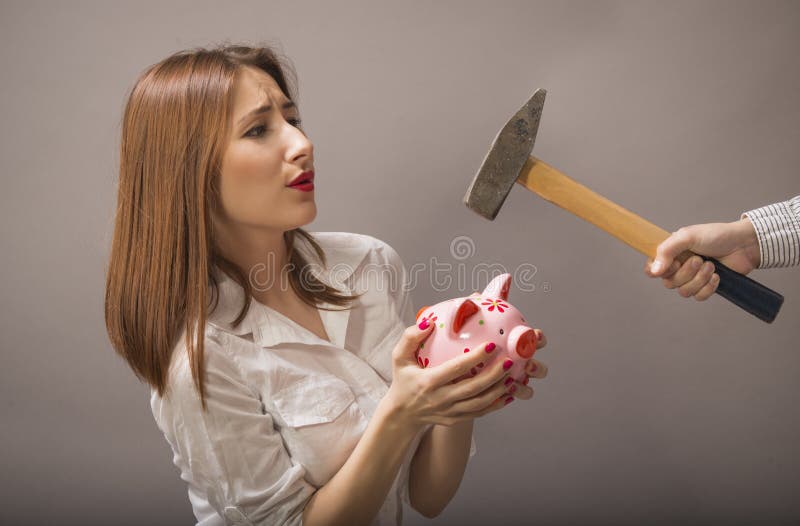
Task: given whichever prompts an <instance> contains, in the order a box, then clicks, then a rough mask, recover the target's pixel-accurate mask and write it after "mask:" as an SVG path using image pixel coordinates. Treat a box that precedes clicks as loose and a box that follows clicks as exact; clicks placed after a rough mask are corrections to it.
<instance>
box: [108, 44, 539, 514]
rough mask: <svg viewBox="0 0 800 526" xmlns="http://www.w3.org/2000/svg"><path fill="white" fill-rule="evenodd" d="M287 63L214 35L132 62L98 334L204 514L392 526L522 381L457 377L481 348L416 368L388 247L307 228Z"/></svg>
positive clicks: (457, 476) (308, 201)
mask: <svg viewBox="0 0 800 526" xmlns="http://www.w3.org/2000/svg"><path fill="white" fill-rule="evenodd" d="M288 72H290V70H289V69H288V68H286V66H285V65H283V61H282V60H280V59H279V58H278V57H277V56H276V54H275V53H274V52H272V51H271V50H269V49H267V48H249V47H244V46H221V47H219V48H216V49H208V50H207V49H193V50H187V51H183V52H179V53H176V54H174V55H172V56H170V57H168V58H167V59H165V60H163V61H162V62H160V63H158V64H155V65H153V66H151V67H150V68H148V69H147V70H146V71H145V72H144V73H143V74H142V75H141V76H140V78H139V79H138V81H137V83H136V85H135V87H134V88H133V91H132V93H131V94H130V97H129V99H128V102H127V105H126V108H125V114H124V119H123V124H122V144H121V157H120V183H119V196H118V209H117V216H116V224H115V232H114V239H113V245H112V250H111V258H110V264H109V270H108V278H107V288H106V324H107V327H108V332H109V335H110V339H111V341H112V343H113V345H114V348H115V349H116V350H117V352H119V353H120V354H121V355H122V356H123V357H124V358H125V359H126V360H127V362H128V363H129V364H130V366H131V368H132V369H133V371H134V372H135V373H136V374H137V376H138V377H140V378H141V379H143V380H144V381H146V382H148V384H149V385H150V386H151V389H152V396H151V406H152V410H153V415H154V417H155V419H156V422H157V423H158V426H159V428H160V429H161V430H162V431H163V433H164V435H165V437H166V438H167V440H168V442H169V443H170V445H171V447H172V449H173V452H174V463H175V465H176V466H177V467H178V468H179V469H180V472H181V477H182V478H183V480H185V481H186V482H187V484H188V487H189V499H190V501H191V503H192V506H193V509H194V513H195V515H196V517H197V520H198V523H199V524H203V525H209V524H223V523H229V524H299V523H301V522H302V523H303V524H307V525H310V524H368V523H370V522H373V523H379V524H399V523H400V522H401V516H402V515H401V513H402V505H401V504H400V502H401V501H405V502H407V503H409V504H410V505H411V506H413V507H414V508H415V509H416V510H418V511H419V512H420V513H422V514H423V515H425V516H428V517H433V516H435V515H437V514H438V513H440V512H441V510H442V509H443V508H444V507H445V506H446V504H447V503H448V502H449V501H450V499H451V498H452V497H453V495H454V494H455V491H456V490H457V488H458V485H459V483H460V481H461V477H462V475H463V472H464V469H465V465H466V461H467V459H468V456H469V453H470V443H471V436H472V425H473V424H472V423H473V420H474V419H475V418H477V417H480V416H483V415H485V414H487V413H489V412H492V411H495V410H498V409H500V408H502V407H503V406H504V405H505V404H506V403H508V401H510V400H511V399H512V398H511V397H510V396H509V395H510V394H512V393H513V394H514V395H515V396H516V397H518V398H523V399H527V398H530V396H531V395H532V390H531V389H530V388H529V387H528V386H527V385H524V384H527V380H526V381H525V382H524V384H518V385H514V384H515V383H514V382H510V381H508V382H507V380H508V378H507V377H506V374H505V371H504V369H503V368H502V364H500V363H496V364H492V365H491V366H489V367H486V368H485V371H483V372H482V373H481V374H478V375H476V376H474V377H471V378H469V379H466V380H462V381H459V382H455V383H454V382H453V380H454V379H456V378H458V377H459V376H461V375H462V374H464V372H466V371H469V370H470V369H471V368H472V367H475V366H476V365H477V364H479V363H481V362H483V361H485V360H486V359H487V357H488V355H487V354H486V353H489V352H492V350H493V347H494V345H493V343H492V342H485V344H484V345H483V346H482V347H481V348H480V349H479V352H473V353H469V354H465V355H464V356H462V357H459V358H458V359H456V360H452V361H451V362H448V363H447V364H445V365H442V366H439V367H436V368H433V369H422V368H420V367H419V366H418V365H417V363H416V361H415V359H414V352H415V350H416V349H417V347H418V345H419V344H420V343H421V342H423V341H424V339H425V338H426V336H427V335H428V334H430V333H431V331H432V330H435V329H434V328H433V326H432V325H428V324H427V323H425V322H424V321H423V322H422V323H421V324H420V325H419V326H416V325H414V317H415V316H414V309H413V307H412V305H411V300H410V295H409V292H408V290H407V287H406V286H405V285H407V281H408V279H407V278H408V276H407V273H406V270H405V268H404V265H403V263H402V261H401V259H400V257H399V256H398V254H397V253H396V252H395V251H394V250H393V249H392V248H391V247H390V246H389V245H388V244H386V243H384V242H382V241H380V240H378V239H376V238H373V237H370V236H366V235H359V234H350V233H331V232H322V233H315V234H314V235H310V234H309V233H307V232H305V231H304V230H303V229H302V226H303V225H305V224H308V223H309V222H311V221H312V220H313V219H314V217H315V215H316V205H315V203H314V182H313V178H314V151H313V146H312V144H311V142H310V141H309V139H308V138H307V137H306V135H305V134H304V133H303V131H302V128H301V125H300V116H299V110H298V107H297V104H296V103H295V102H294V97H293V96H292V93H293V84H290V82H289V79H288V78H287V76H286V75H287V73H288ZM375 267H378V268H380V269H382V272H379V273H377V274H376V273H375V272H374V269H375ZM368 270H369V272H368ZM386 271H388V272H389V274H390V275H389V276H388V278H387V276H386ZM389 283H394V284H395V286H393V287H392V286H387V284H389ZM398 285H402V286H398ZM335 307H340V308H335ZM537 335H538V336H539V340H540V342H541V344H540V345H543V344H544V338H543V335H542V334H541V331H537ZM497 362H499V361H497ZM528 370H529V371H530V376H535V377H543V376H544V375H545V374H546V372H547V369H546V367H545V366H544V365H543V364H541V363H539V362H537V361H535V360H531V361H530V362H529V369H528Z"/></svg>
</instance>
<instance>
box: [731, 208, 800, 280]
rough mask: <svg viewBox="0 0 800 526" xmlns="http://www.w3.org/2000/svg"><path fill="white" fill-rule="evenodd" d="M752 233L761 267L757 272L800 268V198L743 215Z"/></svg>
mask: <svg viewBox="0 0 800 526" xmlns="http://www.w3.org/2000/svg"><path fill="white" fill-rule="evenodd" d="M741 217H742V218H745V217H747V218H748V219H749V220H750V222H751V223H753V227H754V228H755V230H756V236H757V237H758V246H759V249H760V251H761V263H759V265H758V268H774V267H791V266H795V265H798V264H800V195H797V196H795V197H793V198H791V199H789V200H788V201H783V202H780V203H775V204H771V205H767V206H763V207H761V208H756V209H754V210H750V211H748V212H744V213H743V214H742V216H741Z"/></svg>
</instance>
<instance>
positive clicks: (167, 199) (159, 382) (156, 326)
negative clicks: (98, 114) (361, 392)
mask: <svg viewBox="0 0 800 526" xmlns="http://www.w3.org/2000/svg"><path fill="white" fill-rule="evenodd" d="M243 66H253V67H257V68H260V69H262V70H263V71H264V72H266V73H267V74H269V75H270V76H272V78H274V79H275V81H276V82H277V84H278V86H280V88H281V90H282V91H283V93H284V94H285V95H286V96H287V97H288V98H290V99H292V100H295V99H296V97H295V96H294V94H295V90H296V76H295V73H294V71H293V69H292V67H291V65H290V64H289V61H288V59H287V58H286V57H285V56H281V55H279V54H278V53H277V52H276V51H275V50H273V49H270V48H269V47H267V46H258V47H249V46H244V45H230V44H223V45H220V46H218V47H216V48H212V49H207V48H193V49H188V50H184V51H179V52H177V53H174V54H172V55H170V56H169V57H167V58H166V59H164V60H162V61H161V62H158V63H157V64H154V65H152V66H150V67H148V68H147V69H145V70H144V71H143V72H142V73H141V75H140V76H139V78H138V79H137V81H136V84H135V85H134V87H133V89H132V91H131V93H130V95H129V96H128V100H127V103H126V105H125V110H124V115H123V120H122V133H121V143H120V168H119V190H118V196H117V210H116V219H115V225H114V234H113V239H112V243H111V254H110V258H109V266H108V270H107V275H106V292H105V322H106V329H107V330H108V335H109V338H110V340H111V344H112V345H113V347H114V349H115V350H116V352H117V353H119V354H120V355H121V356H122V357H123V358H124V359H125V360H126V361H127V362H128V364H129V365H130V367H131V368H132V369H133V372H134V373H135V374H136V376H137V377H138V378H139V379H140V380H142V381H144V382H147V383H148V384H150V386H151V387H153V388H155V389H156V390H157V391H158V394H159V395H160V396H164V394H165V392H166V390H167V385H168V378H167V376H168V371H169V364H170V360H171V357H172V356H171V355H172V351H173V349H174V348H175V346H176V344H177V342H178V339H179V338H180V337H181V334H182V333H183V332H184V330H185V336H186V347H187V352H188V355H189V360H190V364H191V368H192V377H193V379H194V383H195V386H196V388H197V390H198V393H199V395H200V399H201V402H202V406H203V408H204V409H205V408H206V401H205V387H204V358H203V357H204V354H203V353H204V345H203V343H204V338H203V335H204V327H205V324H206V320H207V317H208V313H209V308H210V309H212V310H213V308H214V307H215V306H216V303H217V300H218V298H219V295H218V282H217V280H216V278H215V269H219V270H221V271H223V272H225V273H226V274H228V275H230V276H231V278H233V279H235V280H236V282H238V283H239V285H241V286H242V288H243V289H244V290H245V301H244V304H243V305H242V309H241V311H240V312H239V314H238V316H237V317H236V319H235V320H234V322H233V323H234V325H238V324H239V323H240V322H241V321H242V320H243V319H244V317H245V315H246V313H247V310H248V309H249V307H250V303H251V292H252V288H251V286H250V282H249V280H248V279H247V275H246V273H245V272H244V271H243V270H242V269H240V268H238V267H237V266H236V265H235V264H233V263H232V262H231V261H229V260H228V259H226V258H224V257H223V256H222V255H221V254H220V253H219V251H218V249H217V247H216V244H215V243H214V232H213V225H212V221H211V215H210V214H211V211H212V210H213V209H214V207H215V206H218V203H219V193H218V183H217V181H218V178H219V167H220V166H221V159H222V155H223V153H224V149H225V147H226V144H227V136H228V131H229V119H230V117H231V109H232V106H233V102H232V97H233V88H234V85H235V82H236V78H237V73H238V72H239V71H240V70H241V68H242V67H243ZM297 236H301V237H303V238H305V239H306V240H307V241H308V242H309V244H310V245H311V247H312V248H313V250H314V252H315V253H316V255H317V256H318V258H319V260H320V261H321V262H322V264H323V265H325V264H326V262H325V254H324V252H323V251H322V249H321V248H320V246H319V244H318V243H317V242H316V241H315V240H314V238H313V236H311V235H310V234H309V233H308V232H306V231H305V230H303V229H302V228H297V229H294V230H290V231H288V232H285V233H284V241H285V243H286V247H287V253H288V257H289V263H290V271H289V282H290V285H291V287H292V289H293V290H294V291H295V292H296V293H297V295H298V296H299V297H300V299H301V300H302V301H303V302H305V303H307V304H308V305H312V306H315V307H318V305H319V303H320V302H323V301H325V302H328V303H330V304H332V305H337V306H340V307H343V306H347V305H349V304H350V302H351V301H353V300H355V299H356V298H358V297H359V295H358V294H356V295H352V296H351V295H347V294H344V293H342V292H340V291H338V290H337V289H335V288H332V287H330V286H328V285H327V284H325V283H323V282H321V281H319V280H317V279H316V278H315V276H314V275H313V274H311V273H309V272H308V267H307V265H308V262H307V261H306V260H305V258H304V257H303V256H302V254H301V253H299V252H298V251H296V250H294V246H295V240H296V239H297ZM305 285H308V287H306V286H305ZM312 291H313V292H312ZM211 298H213V299H214V302H213V303H214V305H213V306H211V305H210V299H211ZM198 335H199V337H198Z"/></svg>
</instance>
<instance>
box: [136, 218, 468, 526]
mask: <svg viewBox="0 0 800 526" xmlns="http://www.w3.org/2000/svg"><path fill="white" fill-rule="evenodd" d="M312 236H314V238H315V239H316V240H317V242H318V243H319V245H320V246H321V248H322V249H323V251H324V252H325V255H326V259H327V264H328V265H327V268H325V269H323V268H322V267H321V266H320V265H317V266H316V270H315V272H314V273H315V275H317V277H318V278H319V279H321V280H323V281H325V282H326V283H328V284H330V285H332V286H334V287H336V288H338V289H339V290H341V291H344V292H347V293H355V292H364V295H363V296H361V298H360V300H358V301H356V302H355V303H354V304H353V305H354V307H353V308H352V309H349V310H343V311H339V312H335V311H327V310H319V313H320V316H321V318H322V322H323V324H324V326H325V332H326V333H327V334H328V336H329V337H330V339H331V341H330V342H329V341H327V340H323V339H321V338H320V337H318V336H316V335H315V334H314V333H312V332H311V331H309V330H308V329H306V328H304V327H302V326H300V325H299V324H297V323H295V322H294V321H292V320H291V319H289V318H287V317H286V316H284V315H282V314H280V313H279V312H277V311H275V310H273V309H271V308H269V307H267V306H266V305H263V304H261V303H259V302H257V301H255V300H252V302H251V306H250V309H249V310H248V312H247V314H246V316H245V318H244V320H243V321H242V323H241V324H240V325H239V326H238V327H237V328H233V327H231V325H230V322H231V321H232V320H233V319H234V318H235V317H236V314H237V313H238V312H239V309H240V308H241V305H242V298H243V294H244V291H243V289H242V288H241V287H240V286H239V285H238V284H237V283H236V282H235V281H233V280H232V279H231V278H229V277H227V276H225V275H224V273H221V274H222V276H220V277H221V282H220V289H219V291H220V296H219V303H218V306H217V308H216V309H215V310H214V311H213V312H212V313H211V314H210V315H209V319H208V323H207V324H206V327H205V368H206V377H205V378H206V384H205V386H206V390H207V394H206V403H207V406H208V410H207V411H206V412H203V411H202V408H201V406H200V398H199V396H198V394H197V392H196V389H195V386H194V382H193V380H192V375H191V370H190V364H189V361H188V358H187V355H186V346H185V339H184V338H182V339H181V342H180V343H179V344H178V345H177V346H176V348H175V352H174V354H173V358H172V363H171V365H170V370H169V378H168V392H167V393H166V394H165V397H164V398H161V397H159V396H158V394H157V392H156V391H155V390H152V394H151V399H150V405H151V408H152V411H153V416H154V417H155V420H156V422H157V424H158V427H159V429H161V431H162V432H163V433H164V436H165V437H166V439H167V441H168V442H169V444H170V446H171V447H172V451H173V453H174V457H173V462H174V463H175V465H176V466H177V467H178V469H179V470H180V474H181V478H182V479H183V480H184V481H186V483H187V484H188V491H189V500H190V501H191V503H192V508H193V510H194V514H195V516H196V518H197V521H198V524H200V525H203V526H209V525H221V524H240V525H253V524H270V525H273V524H302V513H303V508H304V507H305V505H306V502H307V501H308V500H309V499H310V498H311V495H312V494H313V492H314V491H315V490H316V489H317V488H319V487H321V486H322V485H324V484H325V483H326V482H327V481H328V480H330V478H331V477H333V475H335V474H336V473H337V472H338V470H339V469H340V468H341V467H342V465H343V464H344V463H345V461H346V460H347V458H348V457H349V455H350V453H351V452H352V451H353V449H354V448H355V446H356V444H357V443H358V440H359V439H360V438H361V435H362V434H363V432H364V430H365V428H366V426H367V423H368V422H369V419H370V418H371V416H372V414H373V413H374V411H375V408H376V406H377V404H378V401H379V400H380V399H381V398H382V397H383V396H384V395H385V394H386V392H387V390H388V387H389V384H390V383H391V380H392V363H391V353H392V349H393V348H394V346H395V345H396V343H397V341H398V340H399V339H400V337H401V334H402V332H403V331H404V330H405V328H406V327H408V326H409V325H412V324H414V323H415V318H416V311H415V309H414V308H413V306H412V302H411V295H410V292H409V290H408V282H409V277H408V273H407V271H406V268H405V266H404V265H403V262H402V260H401V259H400V256H399V255H398V254H397V252H396V251H395V250H394V249H393V248H392V247H391V246H389V245H388V244H387V243H385V242H383V241H381V240H379V239H377V238H374V237H371V236H368V235H362V234H353V233H346V232H314V233H312ZM296 250H299V251H302V252H303V254H304V255H305V256H306V260H307V261H310V262H316V261H317V258H316V256H315V255H314V253H313V250H312V249H311V247H310V245H308V244H307V242H306V241H305V239H303V238H302V237H299V236H298V237H296ZM322 305H323V306H325V307H333V308H340V307H335V306H333V305H331V304H327V303H323V304H322ZM184 336H185V335H184ZM430 427H431V426H426V427H425V428H424V429H422V430H421V431H420V432H419V433H418V434H417V436H416V438H415V440H414V441H413V443H412V444H411V446H410V447H409V448H408V451H407V454H406V457H405V460H404V462H403V464H402V467H401V469H400V472H399V473H398V475H397V477H396V479H395V481H394V484H393V486H392V488H391V489H390V491H389V494H388V495H387V498H386V501H385V502H384V504H383V506H382V507H381V509H380V511H379V513H378V516H377V517H376V520H375V521H374V523H373V524H375V525H397V524H400V523H401V521H402V512H403V509H402V503H403V502H405V503H406V504H409V500H408V471H409V466H410V462H411V458H412V457H413V454H414V452H415V451H416V448H417V446H418V444H419V441H420V439H421V438H422V435H423V434H424V432H425V431H427V430H428V429H430ZM474 454H475V444H474V441H473V443H472V446H471V448H470V456H472V455H474Z"/></svg>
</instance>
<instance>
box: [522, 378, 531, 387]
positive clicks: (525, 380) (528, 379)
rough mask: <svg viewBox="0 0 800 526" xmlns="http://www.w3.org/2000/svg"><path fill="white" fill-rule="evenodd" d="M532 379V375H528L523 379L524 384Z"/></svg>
mask: <svg viewBox="0 0 800 526" xmlns="http://www.w3.org/2000/svg"><path fill="white" fill-rule="evenodd" d="M530 381H531V377H530V376H526V377H525V379H524V380H522V384H523V385H528V382H530Z"/></svg>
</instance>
